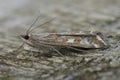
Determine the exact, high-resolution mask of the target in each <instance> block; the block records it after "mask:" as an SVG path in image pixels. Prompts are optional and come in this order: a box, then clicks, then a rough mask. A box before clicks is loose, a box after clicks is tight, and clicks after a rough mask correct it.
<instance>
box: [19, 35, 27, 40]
mask: <svg viewBox="0 0 120 80" xmlns="http://www.w3.org/2000/svg"><path fill="white" fill-rule="evenodd" d="M20 37H21V38H22V39H24V40H28V39H29V35H20Z"/></svg>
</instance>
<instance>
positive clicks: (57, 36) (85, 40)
mask: <svg viewBox="0 0 120 80" xmlns="http://www.w3.org/2000/svg"><path fill="white" fill-rule="evenodd" d="M50 21H51V20H49V21H46V22H44V23H43V24H41V25H40V26H42V25H44V24H46V23H48V22H50ZM30 28H31V27H30ZM30 28H29V29H28V30H27V32H26V34H25V35H21V38H22V40H23V41H24V43H26V44H28V45H30V46H32V47H34V48H38V49H39V48H40V47H42V48H44V49H46V48H52V49H53V50H55V51H56V52H57V53H59V54H61V53H60V52H59V50H57V48H58V47H59V48H61V47H64V48H69V49H73V50H77V51H81V50H82V51H85V50H91V49H104V48H107V47H108V44H107V43H106V41H105V39H104V35H103V33H101V32H97V31H79V32H77V33H75V32H66V33H40V34H30V33H29V32H30V31H31V30H32V29H30Z"/></svg>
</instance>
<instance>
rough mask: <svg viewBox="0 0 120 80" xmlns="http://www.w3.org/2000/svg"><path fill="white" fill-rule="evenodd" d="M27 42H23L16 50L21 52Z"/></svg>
mask: <svg viewBox="0 0 120 80" xmlns="http://www.w3.org/2000/svg"><path fill="white" fill-rule="evenodd" d="M24 44H25V43H22V44H21V45H20V46H19V47H18V48H17V49H16V50H15V51H16V52H19V50H20V49H21V48H22V47H23V46H24Z"/></svg>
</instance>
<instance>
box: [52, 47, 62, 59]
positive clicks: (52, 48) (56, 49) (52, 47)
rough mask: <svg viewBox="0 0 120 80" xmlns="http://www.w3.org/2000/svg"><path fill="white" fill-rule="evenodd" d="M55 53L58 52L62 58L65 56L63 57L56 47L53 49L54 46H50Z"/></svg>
mask: <svg viewBox="0 0 120 80" xmlns="http://www.w3.org/2000/svg"><path fill="white" fill-rule="evenodd" d="M50 47H51V48H52V49H53V50H54V51H56V52H57V53H58V54H59V55H60V56H63V57H64V55H62V53H60V51H58V50H57V49H56V48H55V47H53V46H50Z"/></svg>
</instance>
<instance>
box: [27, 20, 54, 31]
mask: <svg viewBox="0 0 120 80" xmlns="http://www.w3.org/2000/svg"><path fill="white" fill-rule="evenodd" d="M54 19H55V18H52V19H50V20H47V21H45V22H44V23H42V24H40V25H39V26H36V27H35V28H33V29H31V30H29V32H31V31H33V30H35V29H37V28H39V27H40V26H43V25H45V24H47V23H49V22H51V21H53V20H54Z"/></svg>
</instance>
